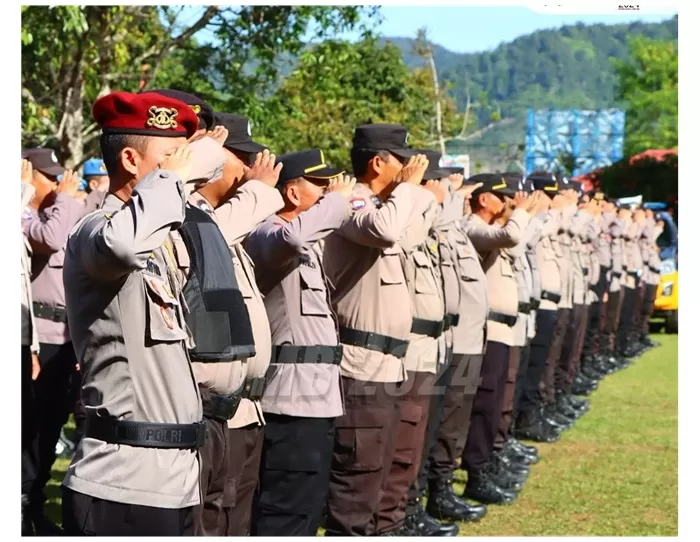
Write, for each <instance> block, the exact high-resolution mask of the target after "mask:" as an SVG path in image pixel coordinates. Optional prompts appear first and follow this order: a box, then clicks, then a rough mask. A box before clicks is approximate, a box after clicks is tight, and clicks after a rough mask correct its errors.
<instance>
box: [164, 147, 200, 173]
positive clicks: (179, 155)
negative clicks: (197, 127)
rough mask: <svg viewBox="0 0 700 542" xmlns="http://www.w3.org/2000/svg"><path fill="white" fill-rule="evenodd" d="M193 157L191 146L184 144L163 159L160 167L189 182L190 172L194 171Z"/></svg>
mask: <svg viewBox="0 0 700 542" xmlns="http://www.w3.org/2000/svg"><path fill="white" fill-rule="evenodd" d="M193 157H194V155H193V154H192V149H190V146H189V145H182V146H180V147H178V148H177V149H176V150H175V152H174V153H172V154H171V155H170V156H168V157H167V158H166V159H165V160H164V161H163V163H162V164H161V166H160V169H167V170H168V171H172V172H173V173H175V174H176V175H177V176H178V177H179V178H180V180H181V181H182V182H187V181H188V180H189V179H190V173H192V160H193Z"/></svg>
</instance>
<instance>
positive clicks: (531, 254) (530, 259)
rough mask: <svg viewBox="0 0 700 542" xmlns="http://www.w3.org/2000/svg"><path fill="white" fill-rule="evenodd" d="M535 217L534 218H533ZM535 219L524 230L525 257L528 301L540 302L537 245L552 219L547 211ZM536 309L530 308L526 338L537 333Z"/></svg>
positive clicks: (540, 280) (540, 281)
mask: <svg viewBox="0 0 700 542" xmlns="http://www.w3.org/2000/svg"><path fill="white" fill-rule="evenodd" d="M535 219H536V220H535ZM535 219H533V220H530V224H528V229H527V230H526V232H525V237H526V238H527V243H526V248H525V258H526V260H527V264H528V281H529V284H530V288H531V291H530V302H533V301H534V302H540V301H541V299H542V278H541V276H540V268H539V265H538V264H537V252H536V251H537V245H538V244H539V242H540V239H541V238H542V232H543V231H544V228H545V226H546V224H547V223H548V222H549V221H551V220H552V218H551V217H550V215H549V213H540V214H538V215H537V216H536V217H535ZM536 323H537V309H536V308H534V307H533V308H532V310H531V311H530V316H529V318H528V322H527V338H528V339H534V338H535V335H536V334H537V328H536Z"/></svg>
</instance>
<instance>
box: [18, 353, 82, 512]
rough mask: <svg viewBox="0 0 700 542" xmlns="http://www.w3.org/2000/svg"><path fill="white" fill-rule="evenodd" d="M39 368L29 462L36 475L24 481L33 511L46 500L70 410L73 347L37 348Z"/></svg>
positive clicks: (73, 366)
mask: <svg viewBox="0 0 700 542" xmlns="http://www.w3.org/2000/svg"><path fill="white" fill-rule="evenodd" d="M30 363H31V358H30ZM39 364H40V366H41V371H40V372H39V376H38V377H37V379H36V380H35V381H34V385H33V387H34V407H35V411H34V416H35V420H36V431H35V433H34V438H33V441H32V445H31V461H32V463H33V465H34V467H35V471H34V473H33V479H32V480H27V485H28V486H29V487H30V490H29V498H30V501H31V503H32V506H33V507H35V508H41V507H42V506H43V504H44V501H45V500H46V498H45V496H44V487H45V486H46V483H47V482H48V481H49V479H50V478H51V466H52V465H53V463H54V461H55V460H56V443H57V442H58V437H59V436H60V434H61V428H62V427H63V425H64V424H65V423H66V422H67V421H68V416H69V414H70V412H71V410H72V408H73V404H72V403H71V395H70V382H71V378H72V377H73V374H74V373H75V364H76V358H75V352H74V351H73V343H66V344H61V345H59V344H44V343H42V344H40V354H39Z"/></svg>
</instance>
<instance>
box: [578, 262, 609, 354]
mask: <svg viewBox="0 0 700 542" xmlns="http://www.w3.org/2000/svg"><path fill="white" fill-rule="evenodd" d="M609 270H610V268H608V267H602V266H601V268H600V279H599V280H598V283H597V284H596V285H595V286H594V288H593V291H594V292H595V294H596V296H597V298H598V301H596V302H595V303H591V305H590V306H589V308H588V325H587V328H586V337H585V340H584V343H583V352H582V354H583V356H584V357H590V356H593V355H595V354H597V353H598V352H599V350H600V347H599V341H600V337H601V333H602V331H603V324H604V313H605V303H604V302H603V298H604V296H605V293H606V292H607V291H608V288H609V287H610V282H609V281H608V271H609Z"/></svg>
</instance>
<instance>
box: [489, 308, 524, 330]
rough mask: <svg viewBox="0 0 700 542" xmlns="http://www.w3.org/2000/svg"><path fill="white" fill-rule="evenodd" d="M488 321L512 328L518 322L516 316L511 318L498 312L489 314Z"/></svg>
mask: <svg viewBox="0 0 700 542" xmlns="http://www.w3.org/2000/svg"><path fill="white" fill-rule="evenodd" d="M488 319H489V320H491V321H492V322H498V323H499V324H505V325H507V326H508V327H513V326H514V325H515V324H516V323H517V322H518V317H517V316H511V315H510V314H502V313H500V312H489V317H488Z"/></svg>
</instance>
